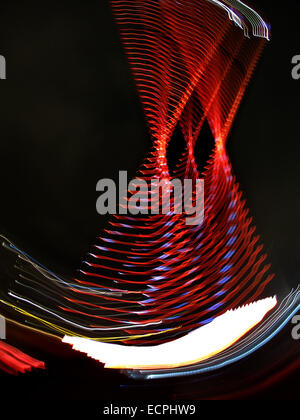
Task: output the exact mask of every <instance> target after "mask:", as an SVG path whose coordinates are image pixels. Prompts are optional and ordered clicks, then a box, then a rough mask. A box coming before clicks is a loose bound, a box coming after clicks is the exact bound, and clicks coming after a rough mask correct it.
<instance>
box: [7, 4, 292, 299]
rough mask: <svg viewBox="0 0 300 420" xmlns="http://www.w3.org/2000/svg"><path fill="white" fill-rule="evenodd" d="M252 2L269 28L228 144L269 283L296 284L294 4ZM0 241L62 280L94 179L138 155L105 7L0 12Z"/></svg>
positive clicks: (86, 219) (122, 62)
mask: <svg viewBox="0 0 300 420" xmlns="http://www.w3.org/2000/svg"><path fill="white" fill-rule="evenodd" d="M252 5H253V6H254V7H255V8H256V9H257V10H260V11H261V12H262V14H263V15H264V16H265V18H266V19H267V20H268V21H270V23H271V25H272V40H271V42H270V43H269V44H268V45H267V47H266V49H265V51H264V54H263V56H262V58H261V61H260V63H259V65H258V68H257V70H256V72H255V74H254V78H253V80H252V82H251V84H250V86H249V88H248V90H247V94H246V96H245V99H244V101H243V104H242V106H241V109H240V111H239V113H238V115H237V119H236V122H235V124H234V128H233V131H232V133H231V136H230V141H229V145H228V149H229V154H230V157H231V160H232V162H233V166H234V170H235V173H236V175H237V178H238V180H239V182H240V184H241V188H242V190H243V191H244V192H245V196H246V198H247V201H248V206H249V208H250V210H251V214H252V215H253V216H254V220H255V223H256V225H257V228H258V232H259V233H260V234H261V236H262V239H263V242H264V244H265V247H266V250H267V252H268V254H269V259H270V261H271V262H272V264H273V267H274V271H275V273H276V274H277V277H276V286H277V287H278V289H280V290H281V291H286V292H288V291H289V290H290V288H291V287H294V286H296V285H297V284H298V283H299V278H300V275H299V274H300V269H299V212H300V208H299V143H300V128H299V125H300V113H299V105H298V101H299V99H300V98H299V95H300V80H299V81H295V80H293V79H292V77H291V70H292V64H291V59H292V57H293V56H294V55H297V54H300V42H299V38H300V37H299V33H298V31H299V29H298V28H299V15H300V5H299V2H298V1H296V0H292V1H290V2H288V3H287V4H286V5H285V4H283V3H282V2H274V1H270V0H263V1H257V2H256V3H254V4H253V3H252ZM0 54H2V55H4V56H5V58H6V60H7V80H1V81H0V91H1V96H0V127H1V143H0V144H1V146H0V147H1V149H0V156H1V166H0V170H1V213H0V215H1V217H0V232H1V233H3V234H5V235H6V236H8V237H9V239H11V240H13V241H15V242H16V243H17V244H18V245H19V246H20V247H21V248H23V249H24V250H26V251H27V252H29V253H30V254H31V255H33V256H34V257H35V258H37V259H38V260H40V261H41V262H43V263H44V264H46V265H47V266H48V267H49V268H52V269H62V270H64V271H65V272H68V273H72V272H74V270H75V269H76V268H77V267H78V266H79V265H80V260H81V259H82V257H83V256H84V254H85V252H86V251H87V250H88V248H89V246H90V244H91V243H92V242H93V240H94V238H95V237H96V235H97V234H98V233H100V231H101V228H103V227H104V226H105V221H106V218H105V217H101V216H99V215H97V213H96V209H95V203H96V198H97V194H96V189H95V187H96V182H97V181H98V180H99V179H100V178H115V179H117V177H118V171H119V170H128V171H129V175H131V176H132V177H133V176H134V174H135V171H136V169H137V168H138V166H139V164H140V163H141V162H142V160H143V158H144V157H145V155H146V153H147V150H148V148H149V146H150V140H149V137H148V133H147V129H146V124H145V122H144V119H143V112H142V109H141V106H140V104H139V100H138V96H137V94H136V90H135V86H134V83H133V80H132V77H131V74H130V71H129V68H128V65H127V60H126V58H125V56H124V53H123V49H122V46H121V43H120V39H119V34H118V29H117V27H116V26H115V23H114V21H113V17H112V14H111V10H110V7H109V4H108V1H107V0H104V1H103V0H101V1H85V2H82V1H75V0H74V1H73V2H70V3H69V2H62V1H51V2H50V1H43V2H32V1H28V2H24V3H18V2H15V1H9V2H8V1H7V2H2V3H1V8H0Z"/></svg>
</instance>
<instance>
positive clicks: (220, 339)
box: [63, 297, 277, 369]
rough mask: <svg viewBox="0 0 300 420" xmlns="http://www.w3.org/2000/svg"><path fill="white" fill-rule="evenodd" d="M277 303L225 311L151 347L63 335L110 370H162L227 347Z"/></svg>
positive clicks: (264, 302)
mask: <svg viewBox="0 0 300 420" xmlns="http://www.w3.org/2000/svg"><path fill="white" fill-rule="evenodd" d="M276 304H277V299H276V297H273V298H267V299H263V300H259V301H257V302H253V303H251V304H250V305H246V306H243V307H241V308H238V309H235V310H231V311H228V312H226V313H225V314H224V315H221V316H219V317H217V318H216V319H215V320H214V321H212V322H211V323H210V324H207V325H205V326H203V327H200V328H198V329H197V330H195V331H192V332H191V333H189V334H187V335H186V336H184V337H182V338H179V339H177V340H174V341H171V342H169V343H165V344H160V345H157V346H152V347H142V346H139V347H136V346H130V347H129V346H124V345H119V344H110V343H101V342H97V341H93V340H88V339H85V338H79V337H68V336H65V337H64V338H63V342H64V343H69V344H71V345H72V346H73V349H74V350H78V351H81V352H83V353H87V355H88V356H90V357H92V358H93V359H96V360H98V361H100V362H101V363H104V364H105V367H106V368H112V369H159V368H161V369H163V368H174V367H180V366H186V365H191V364H194V363H198V362H200V361H202V360H205V359H208V358H210V357H212V356H214V355H216V354H217V353H220V352H221V351H223V350H225V349H227V348H228V347H230V346H231V345H232V344H234V343H235V342H236V341H238V340H239V339H240V338H241V337H243V336H244V335H245V334H246V333H247V332H249V331H250V330H251V329H252V328H254V327H255V326H256V325H257V324H258V323H260V322H261V321H262V319H263V318H264V317H265V315H266V314H267V313H268V312H269V311H271V310H272V309H273V308H274V307H275V306H276Z"/></svg>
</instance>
